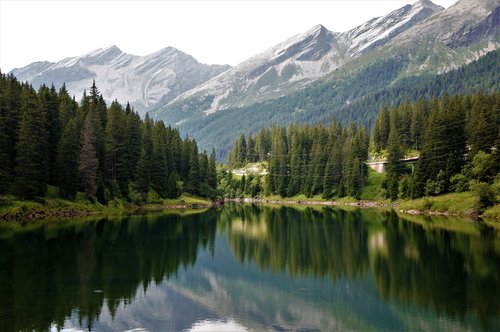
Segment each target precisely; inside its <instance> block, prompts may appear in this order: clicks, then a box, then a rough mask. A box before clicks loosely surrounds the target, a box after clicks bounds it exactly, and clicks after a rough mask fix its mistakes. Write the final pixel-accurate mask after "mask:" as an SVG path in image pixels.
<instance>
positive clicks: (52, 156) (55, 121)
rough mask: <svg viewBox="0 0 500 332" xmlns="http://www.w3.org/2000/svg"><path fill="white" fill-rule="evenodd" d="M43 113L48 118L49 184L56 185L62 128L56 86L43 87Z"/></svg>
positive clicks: (40, 94) (41, 103) (41, 91)
mask: <svg viewBox="0 0 500 332" xmlns="http://www.w3.org/2000/svg"><path fill="white" fill-rule="evenodd" d="M38 94H39V99H40V107H41V111H42V112H44V113H45V116H46V122H45V123H46V132H47V144H48V147H49V149H48V150H47V166H48V171H49V173H48V183H49V184H55V183H56V168H57V167H56V159H57V149H56V147H57V144H58V143H59V139H60V138H61V133H62V128H61V124H60V122H59V96H58V95H57V91H56V88H55V87H54V85H52V86H51V87H50V89H49V88H48V87H46V86H45V85H43V86H42V87H41V88H40V90H39V92H38Z"/></svg>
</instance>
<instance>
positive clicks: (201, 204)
mask: <svg viewBox="0 0 500 332" xmlns="http://www.w3.org/2000/svg"><path fill="white" fill-rule="evenodd" d="M211 205H212V202H211V201H210V200H209V199H206V198H201V197H196V196H193V195H190V194H182V195H181V196H180V197H179V198H176V199H157V200H155V201H154V202H152V203H147V204H141V205H137V204H132V203H129V202H127V201H125V200H121V199H113V200H111V201H110V202H109V203H108V204H100V203H98V202H95V203H93V202H91V201H89V200H88V199H86V198H85V197H84V195H83V194H78V195H77V197H76V198H75V200H72V201H70V200H65V199H61V198H58V197H56V196H55V195H53V194H51V193H50V191H49V193H48V194H47V196H46V197H44V198H38V199H36V200H32V201H26V200H19V199H16V198H15V197H13V196H0V220H7V221H23V222H25V221H30V220H31V221H36V220H45V219H70V218H82V217H88V216H95V215H96V216H97V215H106V216H119V215H130V214H135V213H145V212H157V211H164V210H169V209H170V210H173V209H177V210H180V209H201V208H207V207H209V206H211Z"/></svg>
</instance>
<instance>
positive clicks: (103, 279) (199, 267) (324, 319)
mask: <svg viewBox="0 0 500 332" xmlns="http://www.w3.org/2000/svg"><path fill="white" fill-rule="evenodd" d="M447 224H451V225H453V228H454V230H453V231H452V230H446V229H445V228H443V227H442V226H443V225H447ZM0 252H1V255H0V292H1V293H0V294H1V295H2V296H1V297H0V330H1V331H19V330H36V331H46V330H51V329H52V330H57V329H63V330H64V328H66V329H73V328H74V329H77V330H82V329H83V330H96V331H112V330H133V329H136V330H137V331H139V330H145V331H164V330H176V331H178V330H187V331H200V330H207V329H208V330H214V329H215V330H224V329H226V330H231V331H234V330H238V331H245V330H252V329H258V330H282V329H294V330H297V329H306V330H317V329H320V330H345V329H347V330H352V329H357V330H359V329H377V330H387V329H391V330H395V329H397V330H402V329H424V330H436V329H438V330H439V329H441V330H447V329H454V330H467V329H473V330H478V329H485V330H500V317H499V311H500V300H499V299H500V237H499V235H498V233H497V232H496V231H494V230H491V229H487V228H485V227H484V226H481V225H480V224H470V223H466V222H464V221H458V220H457V221H455V220H446V221H443V220H440V219H429V218H428V219H427V220H424V219H421V218H420V219H415V220H412V221H411V222H410V221H408V220H405V219H402V218H400V217H398V216H397V215H396V214H395V213H394V212H385V211H379V210H366V209H365V210H354V211H344V210H339V209H333V208H311V207H300V208H292V207H267V206H253V205H228V206H225V207H224V208H222V209H218V210H209V211H207V212H204V213H200V214H195V215H186V216H181V215H176V214H171V215H148V216H135V217H126V218H120V219H116V220H95V221H75V222H67V223H58V224H42V225H31V226H26V227H20V226H16V225H10V224H1V225H0Z"/></svg>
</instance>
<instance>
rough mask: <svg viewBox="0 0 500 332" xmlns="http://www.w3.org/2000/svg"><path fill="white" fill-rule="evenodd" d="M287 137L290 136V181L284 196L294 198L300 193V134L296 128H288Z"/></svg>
mask: <svg viewBox="0 0 500 332" xmlns="http://www.w3.org/2000/svg"><path fill="white" fill-rule="evenodd" d="M289 136H291V147H290V180H289V182H288V188H287V192H286V195H287V196H289V197H290V196H294V195H296V194H298V193H299V192H300V182H301V170H302V158H301V153H302V145H301V144H300V134H299V132H298V128H297V126H290V129H289Z"/></svg>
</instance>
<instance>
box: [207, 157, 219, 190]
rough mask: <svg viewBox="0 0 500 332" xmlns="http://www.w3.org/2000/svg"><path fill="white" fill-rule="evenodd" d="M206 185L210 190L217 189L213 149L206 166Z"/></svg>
mask: <svg viewBox="0 0 500 332" xmlns="http://www.w3.org/2000/svg"><path fill="white" fill-rule="evenodd" d="M207 184H208V185H209V186H210V188H212V189H216V188H217V165H216V161H215V149H212V153H211V154H210V158H209V159H208V166H207Z"/></svg>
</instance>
